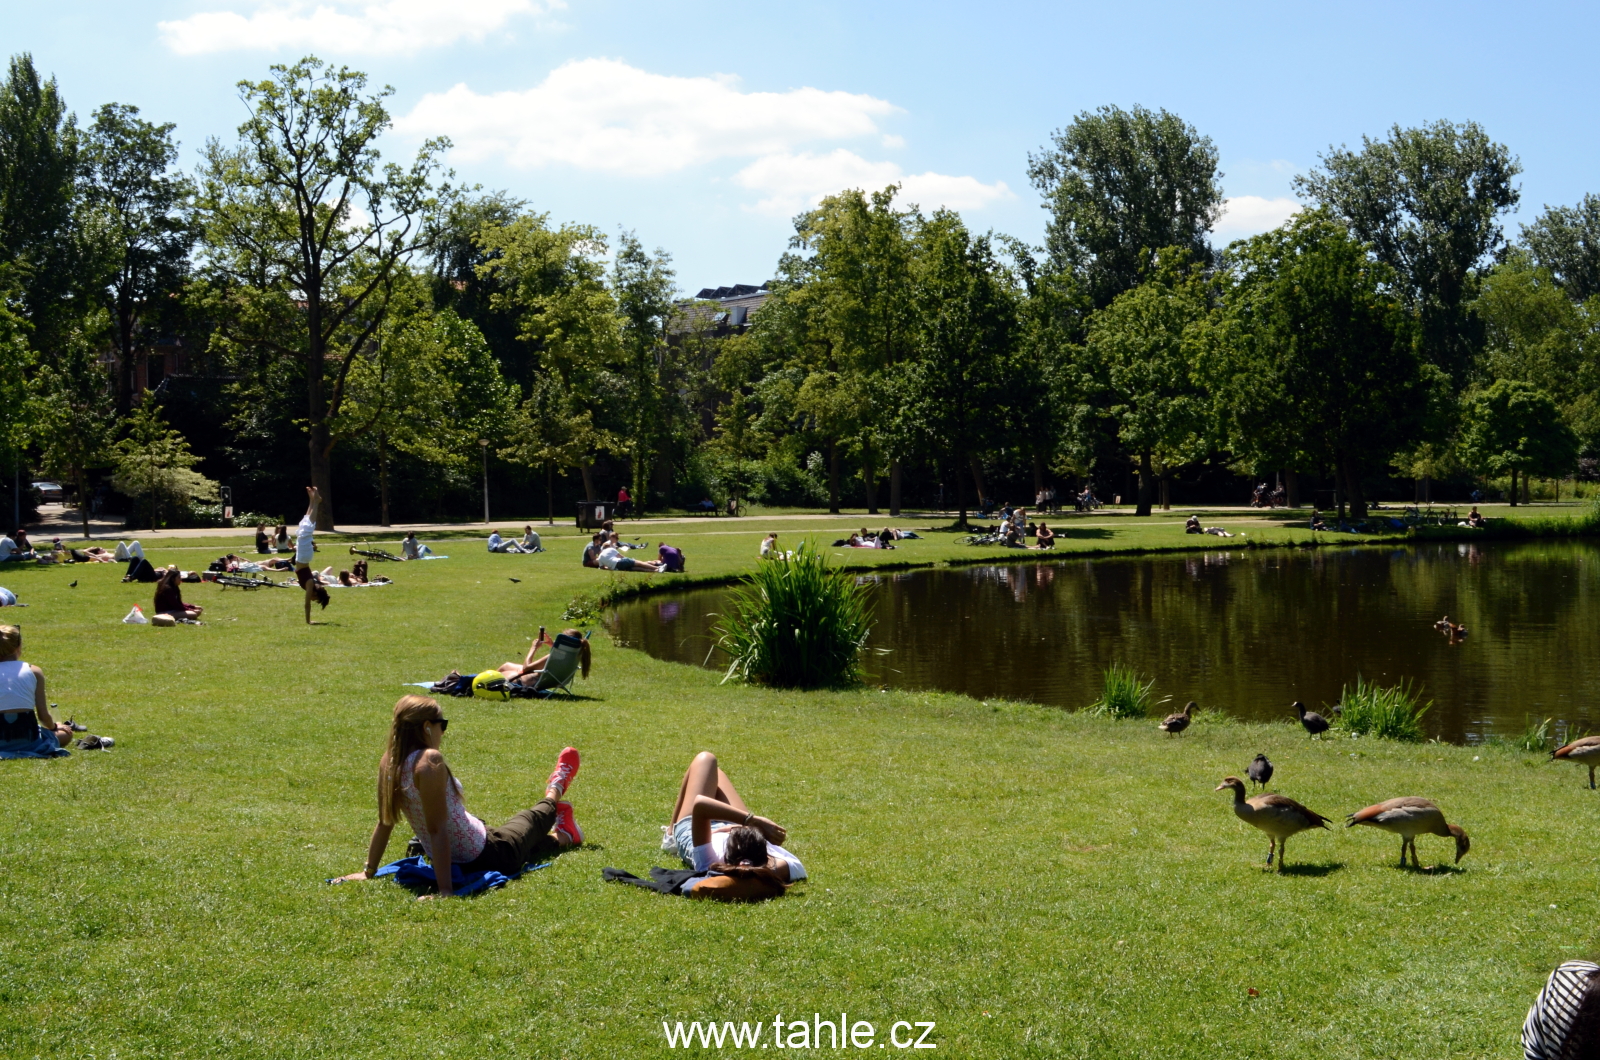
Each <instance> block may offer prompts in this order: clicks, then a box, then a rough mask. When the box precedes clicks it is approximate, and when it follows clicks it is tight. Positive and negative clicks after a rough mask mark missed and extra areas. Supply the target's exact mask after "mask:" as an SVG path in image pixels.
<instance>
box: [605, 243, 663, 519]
mask: <svg viewBox="0 0 1600 1060" xmlns="http://www.w3.org/2000/svg"><path fill="white" fill-rule="evenodd" d="M675 276H676V273H674V272H673V270H672V257H671V255H669V254H668V253H667V252H666V251H664V250H661V249H657V250H656V252H655V253H654V254H650V253H647V252H646V251H645V249H644V245H643V244H642V243H640V242H639V238H638V236H636V235H634V233H632V232H623V233H622V234H621V236H620V237H619V238H618V240H617V252H616V254H615V256H614V257H613V259H612V263H611V290H612V294H613V297H614V298H615V299H616V303H617V317H618V321H617V323H618V328H617V330H618V340H619V342H620V344H621V352H622V374H623V378H624V379H625V380H626V381H627V389H626V394H627V404H628V445H629V454H628V456H629V462H630V464H631V465H632V470H633V488H632V490H630V491H629V492H630V494H631V495H632V497H633V505H634V510H635V511H636V512H638V513H639V514H641V515H642V514H644V511H645V509H646V507H648V505H649V503H650V471H651V469H652V468H653V467H654V466H655V461H656V455H657V454H658V453H659V452H660V451H661V450H662V448H663V447H664V446H665V445H666V444H667V442H668V431H669V429H670V424H669V419H668V417H667V415H666V411H667V410H666V405H667V403H668V401H670V400H671V395H670V394H669V393H668V391H667V386H666V384H667V373H666V371H665V369H666V368H667V360H668V350H667V331H668V329H669V328H670V327H671V325H672V321H673V319H674V318H675V317H676V315H677V302H678V285H677V282H676V280H675Z"/></svg>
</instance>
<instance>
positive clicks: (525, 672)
mask: <svg viewBox="0 0 1600 1060" xmlns="http://www.w3.org/2000/svg"><path fill="white" fill-rule="evenodd" d="M561 632H562V634H564V635H565V636H568V637H576V638H577V639H578V640H581V641H583V647H581V648H579V649H578V670H579V672H580V673H582V674H583V679H584V680H585V681H587V680H588V679H589V661H590V658H591V656H590V654H589V640H588V638H587V637H585V636H584V635H583V631H582V630H579V629H564V630H562V631H561ZM555 643H556V642H555V641H553V640H551V639H550V635H549V634H547V633H546V632H545V631H544V627H543V626H540V627H539V635H538V636H537V637H534V638H533V644H532V646H531V647H529V648H528V654H527V657H526V658H524V659H523V660H522V662H521V664H520V665H519V664H517V663H514V662H508V663H501V664H500V665H499V666H497V667H495V669H497V670H499V671H500V672H501V673H503V674H505V675H506V680H508V681H515V682H517V683H518V684H522V685H536V684H538V683H539V678H540V676H541V675H542V674H543V673H544V668H545V664H546V663H548V662H549V661H550V653H549V652H545V653H544V654H543V655H539V649H540V648H543V647H551V648H553V647H555ZM535 655H539V657H538V658H537V659H535V658H534V656H535Z"/></svg>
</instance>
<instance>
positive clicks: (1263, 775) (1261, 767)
mask: <svg viewBox="0 0 1600 1060" xmlns="http://www.w3.org/2000/svg"><path fill="white" fill-rule="evenodd" d="M1244 774H1245V776H1247V777H1249V778H1250V780H1251V782H1252V783H1254V784H1256V785H1259V786H1260V787H1262V788H1265V787H1266V786H1267V781H1269V780H1271V779H1272V762H1271V761H1270V760H1269V759H1268V758H1267V756H1266V755H1256V756H1255V758H1253V759H1252V760H1251V762H1250V767H1249V768H1248V769H1246V770H1245V771H1244Z"/></svg>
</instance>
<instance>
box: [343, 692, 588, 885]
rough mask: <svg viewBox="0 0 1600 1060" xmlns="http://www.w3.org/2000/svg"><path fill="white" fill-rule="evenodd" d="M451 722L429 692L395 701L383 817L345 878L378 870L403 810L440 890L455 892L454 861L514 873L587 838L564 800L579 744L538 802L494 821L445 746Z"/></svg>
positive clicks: (381, 775) (381, 791)
mask: <svg viewBox="0 0 1600 1060" xmlns="http://www.w3.org/2000/svg"><path fill="white" fill-rule="evenodd" d="M449 724H450V722H449V721H448V720H447V719H446V718H445V716H444V714H443V713H442V712H441V711H440V710H439V703H438V701H437V700H433V699H429V698H428V697H427V696H401V697H400V701H399V702H398V703H396V704H395V705H394V721H393V723H392V724H391V726H390V728H389V743H388V746H387V747H386V748H385V749H384V752H383V757H382V758H381V759H379V760H378V824H377V826H376V827H374V828H373V829H372V839H371V841H370V842H369V843H368V844H367V864H366V867H365V868H363V869H362V870H361V871H360V872H352V873H351V874H350V875H348V876H341V877H339V881H338V882H340V883H343V882H346V881H354V880H370V879H372V877H373V876H375V875H376V874H377V872H378V866H379V864H380V863H381V862H382V861H383V852H384V851H385V850H386V849H388V846H389V835H390V833H392V832H393V831H394V826H395V824H396V822H397V821H399V819H400V817H401V816H402V815H404V817H405V819H406V822H407V823H408V824H410V825H411V828H412V830H413V831H414V832H416V834H417V839H418V841H419V842H421V844H422V850H423V852H424V853H425V854H427V856H428V860H429V861H431V862H432V863H433V872H434V876H435V877H437V878H438V881H439V897H440V898H449V897H450V896H451V895H452V894H453V893H454V892H455V884H454V881H453V879H452V873H451V868H452V866H459V867H460V869H461V871H462V872H463V873H474V872H500V873H504V874H505V875H507V876H510V875H513V874H514V873H517V872H521V871H522V869H523V867H524V866H526V865H527V864H528V863H529V862H532V861H537V860H538V859H540V858H545V857H549V856H551V855H554V854H559V853H561V852H562V851H564V850H571V849H572V848H573V847H575V846H578V845H579V844H581V843H582V842H583V832H582V831H581V830H579V828H578V823H577V821H575V820H574V819H573V816H572V804H571V803H570V802H564V801H562V796H563V795H565V794H566V793H567V791H568V790H569V789H570V788H571V787H572V781H573V779H574V778H576V777H577V775H578V751H577V749H576V748H573V747H568V748H565V749H564V750H563V751H562V752H561V754H560V756H559V757H557V759H556V767H555V769H554V770H553V771H551V773H550V779H549V780H548V781H546V783H545V789H544V798H543V799H541V800H540V801H539V802H538V803H537V804H536V805H534V806H533V808H532V809H527V810H522V811H521V812H519V813H516V814H514V815H512V817H511V819H510V820H509V821H507V822H506V823H505V824H503V825H501V826H500V827H499V828H487V827H485V826H484V823H483V822H482V821H481V820H479V819H478V818H476V817H474V816H473V815H472V814H470V813H468V812H467V806H466V802H465V801H464V800H463V799H462V797H461V782H460V781H459V780H457V779H456V778H455V775H454V774H453V773H451V772H450V766H449V764H448V763H446V762H445V760H444V755H443V754H442V753H441V752H440V750H439V747H440V744H441V743H442V742H443V740H444V732H445V729H446V728H447V727H448V726H449ZM422 897H423V898H429V897H432V896H431V895H423V896H422Z"/></svg>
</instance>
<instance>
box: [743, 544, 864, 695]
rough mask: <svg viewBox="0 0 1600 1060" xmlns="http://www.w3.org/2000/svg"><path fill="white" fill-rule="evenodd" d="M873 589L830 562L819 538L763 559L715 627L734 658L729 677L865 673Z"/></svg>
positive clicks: (778, 684)
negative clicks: (784, 556)
mask: <svg viewBox="0 0 1600 1060" xmlns="http://www.w3.org/2000/svg"><path fill="white" fill-rule="evenodd" d="M868 591H869V590H868V588H867V587H866V586H864V585H857V584H856V582H855V579H854V578H851V577H849V576H848V575H846V574H844V573H842V572H840V571H836V570H829V569H828V560H827V556H826V554H824V553H823V552H822V551H821V550H820V549H818V547H817V543H816V542H815V541H810V540H808V541H805V542H803V543H802V544H801V545H800V547H799V548H797V549H795V553H794V557H793V558H792V559H789V560H785V561H782V562H768V563H762V564H760V565H759V566H757V567H756V568H755V570H754V571H753V572H752V573H750V574H748V575H746V576H745V578H744V581H743V582H742V583H741V584H740V586H739V587H738V588H737V589H735V590H734V591H733V592H732V594H731V597H732V602H733V614H732V616H731V617H729V618H727V620H726V621H725V623H721V624H719V625H718V626H717V627H716V629H715V632H716V633H717V634H718V635H719V637H718V641H717V643H718V644H719V645H720V646H721V647H722V649H723V650H724V651H726V652H727V653H728V654H729V655H731V656H732V657H733V661H732V662H731V663H730V664H729V666H728V673H727V676H726V677H724V678H723V680H728V679H731V678H738V679H739V680H743V681H749V682H752V683H756V684H764V685H771V686H772V687H774V688H838V687H842V686H846V685H852V684H856V683H857V682H859V681H860V679H861V650H862V646H863V645H864V644H865V643H866V640H867V634H868V633H869V632H871V630H872V614H871V611H872V608H871V605H870V604H869V603H868V601H867V593H868Z"/></svg>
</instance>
